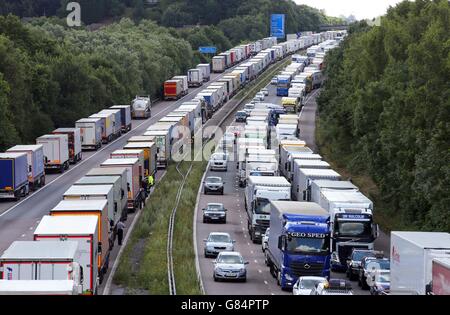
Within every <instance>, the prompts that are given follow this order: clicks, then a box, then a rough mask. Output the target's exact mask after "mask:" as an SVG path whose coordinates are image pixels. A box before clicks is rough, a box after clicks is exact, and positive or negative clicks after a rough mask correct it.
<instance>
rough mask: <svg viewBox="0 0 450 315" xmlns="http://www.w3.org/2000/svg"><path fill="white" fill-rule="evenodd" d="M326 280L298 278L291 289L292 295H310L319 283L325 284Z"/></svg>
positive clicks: (321, 278) (320, 278)
mask: <svg viewBox="0 0 450 315" xmlns="http://www.w3.org/2000/svg"><path fill="white" fill-rule="evenodd" d="M327 282H328V281H327V279H326V278H323V277H307V276H305V277H299V278H298V280H297V282H296V283H295V284H294V287H293V288H292V294H293V295H310V294H311V291H312V289H314V288H315V287H316V285H318V284H319V283H327Z"/></svg>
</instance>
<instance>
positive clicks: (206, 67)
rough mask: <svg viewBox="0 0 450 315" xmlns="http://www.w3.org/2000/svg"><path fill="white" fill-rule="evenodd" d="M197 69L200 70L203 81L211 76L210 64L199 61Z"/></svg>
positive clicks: (206, 80)
mask: <svg viewBox="0 0 450 315" xmlns="http://www.w3.org/2000/svg"><path fill="white" fill-rule="evenodd" d="M197 69H200V70H201V71H202V76H203V82H208V81H209V79H210V78H211V65H210V64H209V63H201V64H198V65H197Z"/></svg>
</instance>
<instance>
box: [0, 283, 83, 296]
mask: <svg viewBox="0 0 450 315" xmlns="http://www.w3.org/2000/svg"><path fill="white" fill-rule="evenodd" d="M78 294H79V292H78V288H77V285H76V283H75V281H73V280H0V295H78Z"/></svg>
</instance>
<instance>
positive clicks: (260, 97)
mask: <svg viewBox="0 0 450 315" xmlns="http://www.w3.org/2000/svg"><path fill="white" fill-rule="evenodd" d="M264 98H265V96H264V93H262V92H258V93H256V95H255V97H254V99H259V100H260V101H261V102H263V101H264Z"/></svg>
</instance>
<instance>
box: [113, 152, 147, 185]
mask: <svg viewBox="0 0 450 315" xmlns="http://www.w3.org/2000/svg"><path fill="white" fill-rule="evenodd" d="M109 157H110V158H111V159H133V158H135V159H138V160H139V176H140V178H143V179H144V178H145V180H147V175H146V173H147V171H146V169H145V158H144V150H142V149H127V150H125V149H124V150H116V151H114V152H112V153H111V154H110V155H109Z"/></svg>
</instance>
